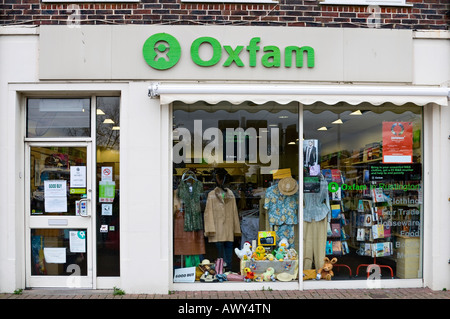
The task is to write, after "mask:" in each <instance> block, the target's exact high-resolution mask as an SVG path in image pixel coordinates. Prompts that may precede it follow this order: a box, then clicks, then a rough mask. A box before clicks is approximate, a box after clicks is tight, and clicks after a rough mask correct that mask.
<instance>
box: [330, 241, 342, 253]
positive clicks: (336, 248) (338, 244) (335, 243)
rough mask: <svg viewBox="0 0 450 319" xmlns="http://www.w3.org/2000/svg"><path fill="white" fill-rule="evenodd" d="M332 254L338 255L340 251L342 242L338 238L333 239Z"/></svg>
mask: <svg viewBox="0 0 450 319" xmlns="http://www.w3.org/2000/svg"><path fill="white" fill-rule="evenodd" d="M332 247H333V255H340V254H341V253H342V244H341V241H340V240H336V241H333V244H332Z"/></svg>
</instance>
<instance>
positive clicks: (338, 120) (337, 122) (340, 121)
mask: <svg viewBox="0 0 450 319" xmlns="http://www.w3.org/2000/svg"><path fill="white" fill-rule="evenodd" d="M342 123H344V122H342V120H341V119H337V120H336V121H333V122H331V124H342Z"/></svg>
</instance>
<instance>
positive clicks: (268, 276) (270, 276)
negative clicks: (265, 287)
mask: <svg viewBox="0 0 450 319" xmlns="http://www.w3.org/2000/svg"><path fill="white" fill-rule="evenodd" d="M274 273H275V269H273V268H272V267H269V268H267V270H266V272H265V273H263V274H262V279H263V280H264V281H275V275H274Z"/></svg>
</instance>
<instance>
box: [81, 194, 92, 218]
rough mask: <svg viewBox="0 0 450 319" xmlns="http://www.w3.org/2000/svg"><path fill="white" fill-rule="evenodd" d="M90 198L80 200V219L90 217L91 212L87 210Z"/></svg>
mask: <svg viewBox="0 0 450 319" xmlns="http://www.w3.org/2000/svg"><path fill="white" fill-rule="evenodd" d="M90 201H91V199H90V198H82V199H80V216H81V217H91V210H90V209H89V202H90Z"/></svg>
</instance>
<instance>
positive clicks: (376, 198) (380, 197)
mask: <svg viewBox="0 0 450 319" xmlns="http://www.w3.org/2000/svg"><path fill="white" fill-rule="evenodd" d="M370 193H371V195H372V199H373V202H374V203H383V202H385V201H386V197H385V196H384V193H383V190H382V189H381V188H373V189H372V190H371V191H370Z"/></svg>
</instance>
